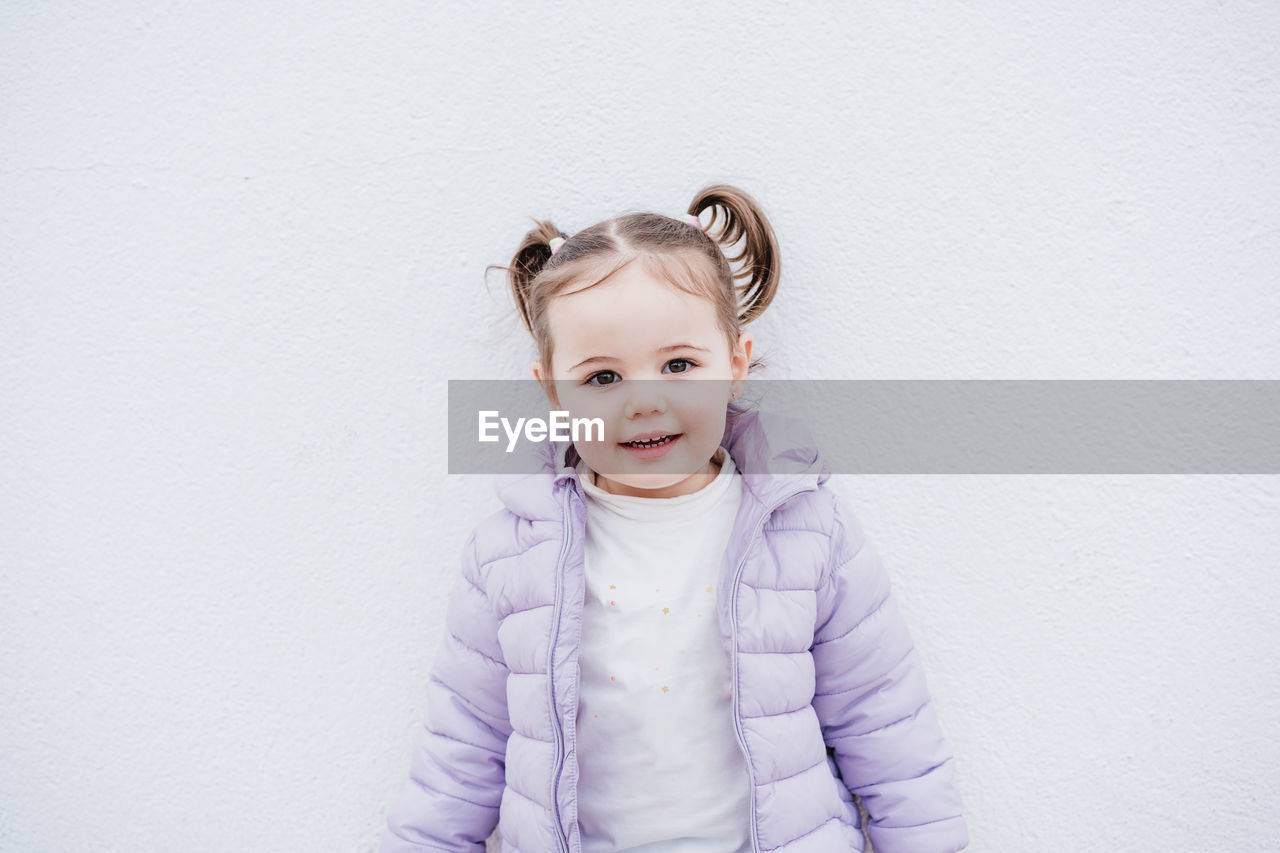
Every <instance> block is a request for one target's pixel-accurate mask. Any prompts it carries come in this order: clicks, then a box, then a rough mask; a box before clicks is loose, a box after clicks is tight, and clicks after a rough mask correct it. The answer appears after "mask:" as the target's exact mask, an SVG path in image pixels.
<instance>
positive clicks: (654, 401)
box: [627, 379, 667, 418]
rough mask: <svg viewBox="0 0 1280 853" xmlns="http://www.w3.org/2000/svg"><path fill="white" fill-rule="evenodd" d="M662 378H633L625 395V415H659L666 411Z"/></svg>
mask: <svg viewBox="0 0 1280 853" xmlns="http://www.w3.org/2000/svg"><path fill="white" fill-rule="evenodd" d="M665 384H666V383H664V382H663V381H662V380H643V379H639V380H634V381H632V382H631V383H630V389H631V393H630V394H629V395H628V396H627V417H629V418H638V417H644V416H645V415H661V414H663V413H664V412H666V411H667V395H666V391H665V390H664V388H663V385H665Z"/></svg>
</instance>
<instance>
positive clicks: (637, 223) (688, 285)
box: [488, 184, 780, 378]
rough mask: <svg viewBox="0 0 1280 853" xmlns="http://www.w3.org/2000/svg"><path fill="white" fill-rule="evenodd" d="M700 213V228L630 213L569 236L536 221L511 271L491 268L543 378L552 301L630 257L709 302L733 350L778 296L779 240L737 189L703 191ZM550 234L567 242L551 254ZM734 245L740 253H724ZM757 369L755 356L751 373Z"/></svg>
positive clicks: (695, 205)
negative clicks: (498, 273) (506, 290)
mask: <svg viewBox="0 0 1280 853" xmlns="http://www.w3.org/2000/svg"><path fill="white" fill-rule="evenodd" d="M705 210H710V211H711V219H710V222H707V223H705V228H703V229H700V228H695V227H693V226H691V225H689V224H688V223H686V222H682V221H681V220H679V219H673V218H672V217H670V216H663V215H661V214H657V213H631V214H627V215H625V216H619V217H616V218H614V219H608V220H606V221H604V222H601V223H599V224H596V225H592V226H591V227H590V228H586V229H584V230H582V231H579V232H578V233H577V234H574V235H573V236H572V237H570V236H569V235H568V234H564V233H562V232H561V231H560V229H559V228H557V227H556V226H554V225H552V224H551V222H550V221H544V220H539V219H534V220H533V222H534V224H535V225H536V226H537V227H535V228H534V229H533V230H532V231H529V232H528V233H527V234H526V235H525V237H524V240H523V241H522V242H521V243H520V248H518V249H516V254H515V258H514V259H513V260H512V263H511V266H510V267H501V266H496V265H491V266H490V267H488V269H501V270H505V271H506V272H507V274H508V276H509V278H510V281H511V292H512V294H513V295H514V296H515V301H516V306H517V308H518V309H519V311H520V319H521V320H523V321H524V325H525V328H527V329H528V330H529V332H530V333H531V334H532V335H533V339H534V342H535V343H536V345H537V347H538V357H539V360H540V361H541V362H542V364H543V369H544V370H545V371H546V372H547V373H548V378H550V373H551V356H552V349H553V347H552V340H551V330H550V327H549V323H548V322H547V305H548V304H549V303H550V301H551V299H552V298H553V297H555V296H556V295H557V294H559V293H560V292H561V291H563V290H564V289H565V288H567V287H568V286H569V285H571V284H574V283H577V282H581V281H590V284H588V285H587V287H595V286H596V285H597V284H600V283H601V282H603V281H604V280H605V279H607V278H608V277H609V276H610V275H612V274H613V273H615V272H617V271H618V270H620V269H622V267H624V266H626V265H627V264H629V263H631V262H632V261H635V260H639V261H640V262H641V263H643V264H644V265H645V266H646V267H647V268H648V269H649V270H650V271H651V272H653V273H655V274H657V275H659V276H661V277H663V278H665V279H666V280H667V281H669V282H670V283H671V284H672V285H674V286H675V287H678V288H680V289H681V290H683V291H685V292H686V293H692V294H695V295H698V296H703V297H706V298H708V299H710V300H711V301H712V303H713V304H714V305H715V308H716V315H717V320H718V323H719V325H720V327H721V329H722V330H723V331H724V333H725V336H726V338H727V339H728V341H729V346H730V348H732V347H733V346H734V344H736V343H737V340H738V335H739V334H740V333H741V331H742V326H743V325H744V324H746V323H749V322H751V321H752V320H754V319H755V318H756V317H759V316H760V314H761V313H762V312H763V311H764V309H765V308H767V307H768V305H769V303H770V302H772V301H773V296H774V294H775V293H776V292H777V289H778V275H779V271H780V266H779V257H778V241H777V238H776V237H775V236H774V233H773V228H772V227H771V226H770V225H769V220H768V219H766V218H765V215H764V213H763V212H762V211H761V209H760V206H759V205H758V204H757V203H756V201H755V199H753V198H752V197H751V196H749V195H748V194H747V193H745V192H743V191H742V190H740V189H738V188H737V187H732V186H727V185H725V184H715V185H712V186H708V187H706V188H705V189H703V190H702V191H701V192H699V193H698V194H697V196H696V197H695V198H694V200H693V201H692V202H691V203H690V204H689V211H688V212H689V213H691V214H693V215H695V216H698V215H699V214H701V213H702V212H703V211H705ZM554 237H564V238H566V240H565V242H564V243H563V244H562V245H561V246H560V248H559V249H558V250H557V251H556V253H555V255H554V256H552V254H551V246H550V245H549V241H550V240H551V239H552V238H554ZM739 241H742V242H743V246H742V249H741V251H740V252H738V253H737V254H733V255H728V256H726V252H727V251H728V250H731V249H732V248H733V247H734V246H735V245H736V244H737V243H738V242H739ZM734 267H736V268H737V271H736V272H735V271H734ZM583 289H584V290H585V289H586V288H583ZM761 364H763V361H761V360H760V359H754V360H752V362H751V364H750V366H749V368H748V369H750V368H753V367H758V366H760V365H761Z"/></svg>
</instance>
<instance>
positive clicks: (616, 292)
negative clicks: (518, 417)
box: [533, 262, 751, 498]
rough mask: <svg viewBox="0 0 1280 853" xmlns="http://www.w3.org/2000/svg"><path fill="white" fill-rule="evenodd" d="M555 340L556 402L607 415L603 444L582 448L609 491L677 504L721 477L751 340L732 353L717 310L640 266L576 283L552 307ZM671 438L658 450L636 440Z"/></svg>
mask: <svg viewBox="0 0 1280 853" xmlns="http://www.w3.org/2000/svg"><path fill="white" fill-rule="evenodd" d="M547 319H548V322H549V323H550V327H551V338H552V340H553V341H554V342H555V346H554V348H553V349H554V355H553V356H552V369H551V370H550V371H548V370H546V369H545V368H544V366H543V365H542V364H541V363H535V364H534V366H533V375H534V376H535V377H537V378H538V380H539V381H541V382H543V383H544V387H545V386H546V383H548V382H550V384H551V385H552V386H553V388H554V391H555V397H554V398H551V400H552V402H553V403H555V404H556V406H557V408H558V409H560V410H564V411H568V412H569V416H570V417H571V418H600V419H601V420H602V421H603V422H604V440H603V441H599V440H594V439H595V438H596V434H595V433H594V432H593V433H592V435H591V438H592V439H593V440H590V441H584V440H581V438H580V439H579V440H578V441H575V442H574V446H575V447H576V448H577V450H578V452H579V453H580V454H581V455H582V458H583V460H584V461H585V462H586V464H587V465H588V466H589V467H590V468H591V470H593V471H595V472H596V473H597V475H598V476H597V479H596V485H598V486H600V488H602V489H604V490H605V491H608V492H612V493H614V494H620V495H633V496H637V497H650V498H670V497H676V496H678V495H685V494H689V493H691V492H696V491H698V490H699V489H701V488H702V487H703V486H705V485H706V484H707V483H709V482H710V481H711V480H712V479H713V478H714V477H715V475H716V473H717V470H718V469H717V468H716V466H715V465H714V464H712V462H711V457H712V456H714V455H715V452H716V448H718V447H719V446H720V439H721V438H722V437H723V436H724V427H725V416H726V408H727V406H728V403H729V395H730V394H731V393H732V391H733V389H734V388H735V387H738V386H740V385H741V384H742V383H743V382H744V381H745V379H746V377H747V365H748V364H749V363H750V361H751V335H750V333H747V332H744V333H742V334H741V335H740V336H739V337H738V340H737V343H736V345H735V346H734V347H733V348H732V349H730V347H729V344H728V342H727V341H726V340H725V335H724V332H723V331H722V330H721V329H720V327H719V326H718V325H717V323H716V317H715V308H714V306H713V305H712V304H711V302H710V301H709V300H707V299H705V298H703V297H701V296H695V295H693V294H690V293H685V292H684V291H682V290H680V289H678V288H676V287H674V286H673V285H671V284H668V283H667V282H666V281H665V280H663V279H660V278H657V277H655V276H654V275H653V274H652V273H650V272H648V271H647V270H646V269H645V268H644V267H643V265H642V264H641V263H639V262H633V263H631V264H628V265H627V266H626V267H623V268H622V269H621V270H619V271H617V272H616V273H614V274H613V275H612V276H610V277H609V279H608V280H606V281H605V282H604V283H603V284H598V285H596V286H595V287H591V288H588V289H586V290H575V289H573V287H572V286H571V287H570V288H569V289H567V290H565V291H564V292H562V293H561V294H560V295H559V296H557V297H555V298H554V299H552V300H551V303H550V304H549V305H548V306H547ZM664 436H665V437H667V438H666V439H665V443H664V444H662V445H660V446H657V447H637V446H635V444H634V442H635V441H636V440H637V439H657V438H661V437H664Z"/></svg>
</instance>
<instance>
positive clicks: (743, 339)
mask: <svg viewBox="0 0 1280 853" xmlns="http://www.w3.org/2000/svg"><path fill="white" fill-rule="evenodd" d="M753 342H754V341H753V340H752V337H751V333H750V332H743V333H742V334H740V335H738V343H737V345H736V346H735V347H734V348H733V355H732V356H731V365H732V368H733V381H734V382H742V381H744V380H745V379H746V378H747V368H748V367H749V366H750V365H751V345H752V343H753Z"/></svg>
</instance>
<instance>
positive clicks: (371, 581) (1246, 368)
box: [0, 0, 1280, 853]
mask: <svg viewBox="0 0 1280 853" xmlns="http://www.w3.org/2000/svg"><path fill="white" fill-rule="evenodd" d="M1137 5H1141V6H1143V7H1144V8H1135V6H1137ZM215 6H220V7H221V8H215ZM185 7H186V8H183V7H181V6H175V5H174V4H168V3H158V2H133V3H125V4H71V3H40V4H35V3H6V4H4V5H3V6H2V7H0V395H2V397H0V461H2V465H3V467H2V469H0V524H2V525H3V527H2V528H0V534H2V535H0V631H2V637H0V639H2V640H3V644H4V654H3V656H0V727H2V728H0V765H2V766H3V768H4V769H3V772H0V848H2V849H3V850H5V851H24V853H25V851H63V850H104V851H106V850H110V851H176V850H181V851H246V850H248V851H344V853H345V851H367V850H370V849H371V848H372V847H373V845H374V843H375V840H376V838H377V835H378V833H379V832H380V831H381V826H382V821H383V818H384V814H385V809H386V805H387V803H388V801H389V799H390V797H391V795H392V793H393V792H394V791H395V790H396V789H397V788H398V786H399V785H400V784H401V783H402V781H403V779H404V776H405V773H406V772H407V761H408V754H409V748H410V746H411V744H412V743H413V740H414V738H415V736H416V735H415V730H416V727H417V726H418V724H419V721H420V715H421V713H422V708H423V699H424V690H425V688H424V679H425V676H426V672H427V667H428V665H429V663H430V660H431V657H432V655H433V653H434V651H435V647H436V643H437V640H438V630H439V624H440V619H441V617H442V615H443V603H444V602H443V599H442V598H441V591H442V590H443V589H445V588H446V585H447V584H448V583H449V582H450V581H451V579H452V577H453V574H454V572H455V571H456V570H457V565H458V557H457V554H458V549H459V546H460V545H461V543H462V540H463V539H464V538H465V536H466V533H467V532H468V530H469V528H470V526H471V525H472V524H474V522H475V521H476V520H477V519H478V518H479V517H480V516H481V515H482V514H484V513H486V512H488V511H490V510H491V509H492V508H494V507H495V506H496V498H495V497H494V496H493V494H492V492H491V489H490V484H489V482H488V480H487V478H484V477H478V476H476V477H464V476H449V475H447V474H446V473H445V469H446V465H445V456H444V446H443V442H444V439H445V434H444V424H445V414H444V410H443V407H444V401H445V387H446V386H445V381H446V380H447V379H449V378H482V377H485V378H489V377H515V376H525V375H526V370H527V365H528V363H529V361H530V359H531V353H532V348H531V345H530V343H529V342H528V340H527V338H526V336H524V334H523V331H522V330H521V329H520V327H519V326H518V323H517V321H516V319H515V315H514V312H513V311H512V309H511V304H510V301H509V298H508V296H507V294H506V292H505V284H504V282H503V281H502V279H501V278H500V277H499V276H498V275H493V274H491V275H490V277H489V282H488V289H487V290H486V286H485V283H484V280H483V268H484V266H485V265H486V264H489V263H505V262H506V261H507V260H509V258H510V254H511V252H512V250H513V249H514V248H515V245H516V243H517V242H518V240H519V238H520V236H521V234H522V233H523V231H524V229H525V228H526V227H527V225H528V219H527V217H528V216H532V215H537V216H551V217H553V218H554V220H555V222H556V223H557V224H558V225H560V226H561V227H562V228H564V229H565V230H567V231H569V232H571V233H572V232H573V231H576V230H578V229H580V228H583V227H585V226H587V225H589V224H591V223H593V222H595V221H597V220H599V219H601V218H604V217H607V216H610V215H614V214H618V213H622V212H627V211H631V210H638V209H652V210H657V211H662V212H666V213H670V214H679V213H682V212H683V211H684V209H685V205H686V204H687V203H688V201H689V199H690V197H691V195H692V193H693V192H694V191H695V190H696V189H697V188H698V187H699V186H701V185H703V184H705V183H708V182H711V181H729V182H734V183H738V184H740V185H741V186H743V187H744V188H746V189H747V190H748V191H750V192H752V193H753V194H755V195H756V196H757V197H758V198H759V199H760V201H761V202H762V203H763V204H764V206H765V208H766V210H767V211H768V212H769V214H770V215H771V216H772V218H773V221H774V223H775V226H776V228H777V231H778V234H779V236H780V238H781V239H782V241H783V249H784V253H785V254H784V258H785V273H784V281H783V286H782V290H781V292H780V296H779V299H778V301H777V302H776V303H775V306H774V307H772V308H771V309H770V310H769V312H768V313H767V315H766V316H765V317H764V318H763V319H762V320H761V321H760V322H759V323H758V324H757V326H756V328H755V332H756V336H757V338H758V340H759V341H760V344H759V351H760V352H762V353H763V354H764V355H766V356H767V357H768V358H769V359H770V361H771V364H772V367H771V369H770V370H769V371H768V372H767V373H765V374H762V376H772V377H784V376H795V377H805V378H834V377H841V378H956V379H971V378H1044V379H1051V378H1059V379H1061V378H1072V379H1080V378H1097V379H1104V378H1164V379H1171V378H1255V379H1257V378H1280V343H1278V341H1280V334H1278V331H1277V330H1280V294H1278V291H1277V285H1278V284H1280V275H1278V273H1280V229H1278V228H1277V221H1278V218H1280V217H1278V214H1280V211H1278V202H1280V167H1278V166H1277V162H1278V159H1280V158H1278V157H1277V153H1278V152H1280V53H1278V52H1277V47H1276V45H1277V44H1278V43H1280V38H1278V37H1280V11H1277V7H1276V6H1275V4H1273V3H1261V2H1260V3H1242V2H1225V3H1207V2H1205V3H1202V2H1192V3H1180V4H1172V5H1171V4H1154V3H1153V4H1113V3H1101V2H1091V3H1079V2H1061V3H1038V4H1030V5H1028V4H1008V8H1007V9H1006V10H1004V11H993V10H992V8H991V7H990V6H988V5H987V4H972V3H962V4H954V5H946V6H941V7H938V6H932V5H930V6H917V5H914V4H877V5H876V6H875V7H871V6H870V5H868V7H867V8H853V4H845V3H834V2H832V3H822V4H808V3H758V4H743V3H726V2H718V1H717V0H708V2H703V3H698V4H694V5H692V6H688V5H675V4H665V3H656V4H643V8H636V9H631V10H626V11H623V10H620V9H613V10H611V11H605V10H604V9H603V8H602V7H601V6H599V5H597V4H587V3H582V4H572V5H559V6H554V7H552V6H541V5H536V4H524V3H504V4H489V5H486V6H485V7H484V8H483V9H480V8H479V7H478V6H477V8H475V9H470V8H466V7H464V6H460V5H452V4H451V5H448V6H446V5H444V4H419V3H398V4H391V3H387V4H376V10H375V9H374V7H371V6H369V4H363V5H362V4H339V3H332V4H303V3H296V4H290V3H265V4H250V3H227V4H185ZM840 487H841V488H842V489H844V490H845V492H846V493H847V494H848V495H849V496H850V497H851V498H852V499H853V500H854V502H855V503H856V505H857V506H858V507H859V508H860V509H861V511H862V514H863V518H864V519H865V522H866V524H867V526H868V529H869V531H870V533H871V535H873V536H874V537H875V538H876V539H877V541H878V542H879V543H880V544H881V548H882V551H883V553H884V554H885V557H886V560H887V561H888V563H889V565H890V570H891V572H892V574H893V576H894V578H895V582H896V583H897V585H898V590H899V594H900V595H901V597H902V599H903V602H904V606H905V608H906V610H907V614H908V616H909V618H910V620H911V623H912V626H913V631H914V633H915V635H916V637H917V640H918V642H919V643H920V645H921V646H922V650H923V654H924V657H925V661H926V664H927V667H928V671H929V675H930V679H931V683H932V685H933V688H934V692H935V695H936V697H937V700H938V702H939V709H940V714H941V718H942V720H943V723H944V726H945V728H946V730H947V733H948V734H949V736H950V737H951V739H952V741H953V743H954V746H955V748H956V751H957V753H958V756H959V765H958V767H959V774H960V782H961V785H962V786H963V794H964V797H965V800H966V803H967V807H968V815H969V820H970V826H971V831H972V836H973V839H974V845H973V848H972V849H974V850H981V851H1010V852H1011V853H1024V851H1077V850H1083V849H1091V850H1153V851H1154V850H1160V851H1164V850H1204V851H1210V850H1213V851H1218V850H1231V851H1238V850H1258V849H1263V848H1264V847H1268V846H1271V845H1273V844H1274V843H1275V838H1276V836H1277V833H1280V816H1278V815H1280V812H1278V811H1277V809H1276V807H1275V800H1276V797H1277V795H1278V794H1280V770H1277V768H1278V767H1280V746H1277V744H1278V743H1280V731H1278V730H1277V729H1278V727H1277V722H1276V721H1277V719H1280V677H1278V676H1277V674H1276V661H1277V655H1278V653H1280V629H1278V628H1277V624H1278V622H1280V620H1278V619H1277V615H1276V614H1277V605H1280V571H1278V569H1280V523H1278V519H1280V478H1277V477H1276V476H1233V477H1226V476H1223V477H1218V476H1193V477H1179V476H1165V477H1120V476H1116V477H1100V476H1092V477H1090V476H1079V477H1072V476H1053V477H1034V476H1024V477H985V476H973V477H921V476H875V477H871V476H866V477H856V476H848V477H843V478H841V481H840Z"/></svg>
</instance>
